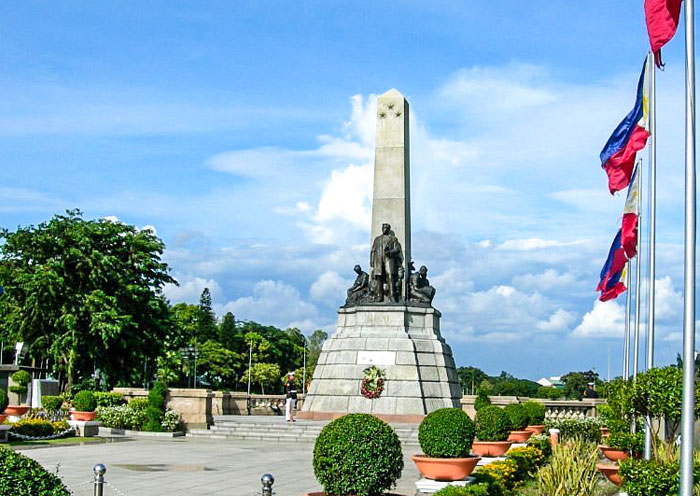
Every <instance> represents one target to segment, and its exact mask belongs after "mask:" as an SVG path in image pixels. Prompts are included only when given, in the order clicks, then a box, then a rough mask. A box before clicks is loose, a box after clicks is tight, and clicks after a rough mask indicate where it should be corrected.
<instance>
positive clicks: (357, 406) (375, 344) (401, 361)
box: [299, 304, 462, 422]
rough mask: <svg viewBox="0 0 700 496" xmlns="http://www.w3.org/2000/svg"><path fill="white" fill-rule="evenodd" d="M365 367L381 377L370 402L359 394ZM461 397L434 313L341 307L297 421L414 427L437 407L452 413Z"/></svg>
mask: <svg viewBox="0 0 700 496" xmlns="http://www.w3.org/2000/svg"><path fill="white" fill-rule="evenodd" d="M370 365H376V366H377V367H379V368H380V369H383V370H384V371H385V372H386V376H385V377H386V382H385V385H384V391H383V392H382V394H381V396H380V397H379V398H376V399H367V398H365V397H363V396H362V394H361V392H360V387H361V383H362V378H363V376H364V373H363V371H364V369H365V368H367V367H368V366H370ZM461 397H462V390H461V387H460V385H459V380H458V378H457V371H456V370H455V363H454V359H453V357H452V350H451V349H450V347H449V345H447V344H446V343H445V340H444V339H443V338H442V337H441V336H440V312H438V311H437V310H435V309H434V308H432V307H428V306H413V305H395V304H394V305H381V304H371V305H361V306H354V307H341V308H340V309H339V310H338V324H337V329H336V332H335V334H334V335H333V336H332V337H331V338H330V339H328V340H327V341H326V342H325V343H324V345H323V349H322V351H321V355H320V356H319V360H318V364H317V365H316V370H315V371H314V376H313V380H312V382H311V386H310V388H309V391H308V392H307V395H306V398H305V400H304V407H303V410H302V412H300V413H299V417H300V418H308V419H319V420H320V419H330V418H334V417H338V416H341V415H345V414H347V413H371V414H374V415H377V416H379V417H382V418H384V419H385V420H387V421H394V422H401V421H406V422H417V421H420V419H421V418H422V417H423V416H424V415H426V414H427V413H430V412H431V411H433V410H437V409H438V408H445V407H455V408H459V407H460V398H461Z"/></svg>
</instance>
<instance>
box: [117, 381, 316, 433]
mask: <svg viewBox="0 0 700 496" xmlns="http://www.w3.org/2000/svg"><path fill="white" fill-rule="evenodd" d="M114 392H115V393H120V394H121V395H123V396H124V398H125V399H126V400H127V401H131V400H132V399H134V398H146V397H147V396H148V391H146V390H145V389H139V388H114ZM284 401H285V396H284V395H281V394H280V395H273V394H266V395H262V394H251V395H250V396H248V395H247V394H246V393H236V392H231V393H229V392H222V391H211V390H208V389H178V388H170V389H168V396H167V398H166V407H167V408H172V409H173V410H175V411H176V412H178V413H179V414H180V415H181V416H182V420H183V421H184V422H185V424H186V426H187V428H188V429H191V428H206V426H207V425H211V424H212V423H213V421H214V420H213V417H214V415H283V414H284ZM303 404H304V398H303V396H302V395H299V399H298V400H297V410H301V407H302V406H303Z"/></svg>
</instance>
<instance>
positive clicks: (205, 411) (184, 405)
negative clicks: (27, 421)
mask: <svg viewBox="0 0 700 496" xmlns="http://www.w3.org/2000/svg"><path fill="white" fill-rule="evenodd" d="M114 392H116V393H120V394H122V395H123V396H124V398H125V399H126V400H127V401H131V400H132V399H134V398H145V397H147V396H148V391H146V390H145V389H139V388H115V389H114ZM489 399H490V400H491V403H493V404H494V405H497V406H505V405H508V404H510V403H524V402H526V401H529V400H531V399H533V398H525V397H518V396H490V397H489ZM534 399H535V401H539V402H541V403H544V405H545V408H546V418H548V419H560V418H584V417H597V416H598V406H599V405H601V404H604V403H605V400H604V399H584V400H581V401H570V400H544V399H539V398H534ZM284 400H285V397H284V395H281V394H280V395H275V394H266V395H262V394H251V395H250V396H248V395H247V394H246V393H236V392H232V393H229V392H222V391H211V390H208V389H177V388H170V389H168V396H167V402H166V406H167V407H168V408H172V409H173V410H175V411H176V412H178V413H179V414H180V415H181V416H182V420H183V421H184V422H185V424H186V426H187V428H188V429H193V428H206V426H208V425H212V424H213V421H214V416H215V415H283V414H284ZM475 400H476V396H473V395H465V396H463V397H462V399H461V405H462V409H463V410H464V411H466V412H467V413H468V414H469V415H470V416H471V417H472V418H473V417H474V415H475V414H476V411H475V410H474V401H475ZM303 404H304V398H303V396H302V395H299V399H298V400H297V411H300V410H301V407H302V406H303Z"/></svg>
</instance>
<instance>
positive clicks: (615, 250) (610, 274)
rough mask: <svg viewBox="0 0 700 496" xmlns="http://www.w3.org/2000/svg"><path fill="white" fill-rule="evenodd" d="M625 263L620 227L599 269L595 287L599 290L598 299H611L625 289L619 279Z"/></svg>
mask: <svg viewBox="0 0 700 496" xmlns="http://www.w3.org/2000/svg"><path fill="white" fill-rule="evenodd" d="M626 264H627V257H625V250H624V248H623V247H622V229H620V230H618V231H617V235H616V236H615V239H614V240H613V243H612V245H611V246H610V251H609V252H608V259H607V260H606V261H605V265H603V270H601V271H600V282H599V283H598V287H597V288H596V291H600V292H601V293H600V297H599V299H600V301H608V300H613V299H615V298H617V297H618V296H619V295H620V294H621V293H623V292H625V291H626V290H627V288H626V287H625V285H624V284H623V283H622V282H621V281H620V280H621V279H622V274H623V271H624V268H625V265H626Z"/></svg>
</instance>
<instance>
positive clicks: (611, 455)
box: [598, 444, 629, 462]
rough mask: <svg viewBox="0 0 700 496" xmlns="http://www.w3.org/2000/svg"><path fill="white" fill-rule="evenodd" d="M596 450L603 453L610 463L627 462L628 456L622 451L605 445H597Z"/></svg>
mask: <svg viewBox="0 0 700 496" xmlns="http://www.w3.org/2000/svg"><path fill="white" fill-rule="evenodd" d="M598 449H599V450H600V452H601V453H603V456H604V457H605V458H607V459H608V460H610V461H611V462H619V461H622V460H627V459H628V458H629V455H628V454H627V452H626V451H622V450H619V449H615V448H611V447H609V446H605V445H602V444H601V445H599V446H598Z"/></svg>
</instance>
